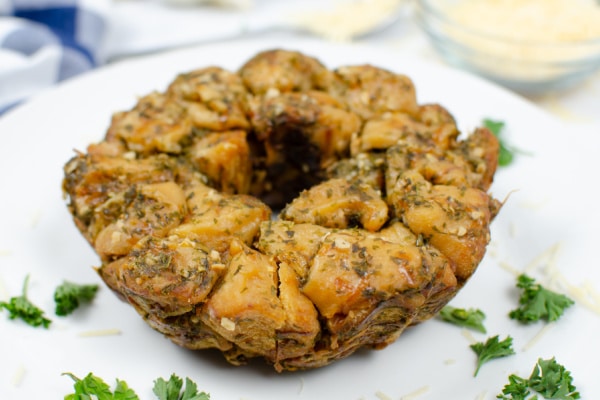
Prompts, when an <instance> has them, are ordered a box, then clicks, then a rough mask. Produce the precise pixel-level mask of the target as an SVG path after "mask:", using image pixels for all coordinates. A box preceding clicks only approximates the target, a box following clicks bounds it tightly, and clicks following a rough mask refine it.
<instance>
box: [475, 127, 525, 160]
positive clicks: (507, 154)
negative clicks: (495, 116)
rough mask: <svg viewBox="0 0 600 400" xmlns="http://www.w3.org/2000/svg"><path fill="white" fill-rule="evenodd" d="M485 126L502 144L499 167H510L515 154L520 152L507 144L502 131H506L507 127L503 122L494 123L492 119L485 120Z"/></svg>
mask: <svg viewBox="0 0 600 400" xmlns="http://www.w3.org/2000/svg"><path fill="white" fill-rule="evenodd" d="M483 125H484V126H485V127H486V128H488V129H489V130H490V131H491V132H492V133H493V134H494V136H496V138H497V139H498V142H499V143H500V154H499V155H498V165H500V166H501V167H505V166H507V165H510V164H511V163H512V162H513V159H514V158H515V153H516V152H517V151H518V150H517V149H515V148H514V147H511V146H509V145H508V144H506V140H505V138H504V137H503V135H502V131H503V130H504V126H505V125H506V124H505V123H504V122H502V121H494V120H492V119H488V118H486V119H484V120H483Z"/></svg>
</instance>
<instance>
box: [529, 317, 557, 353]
mask: <svg viewBox="0 0 600 400" xmlns="http://www.w3.org/2000/svg"><path fill="white" fill-rule="evenodd" d="M553 327H554V322H549V323H547V324H545V325H544V326H543V327H542V329H540V330H539V331H538V333H536V334H535V336H533V338H531V340H530V341H529V342H527V343H525V346H523V349H522V350H523V351H527V350H529V349H531V348H532V347H533V346H535V345H536V344H537V342H539V341H540V340H541V339H542V337H543V336H544V335H545V334H546V333H548V331H549V330H550V329H552V328H553Z"/></svg>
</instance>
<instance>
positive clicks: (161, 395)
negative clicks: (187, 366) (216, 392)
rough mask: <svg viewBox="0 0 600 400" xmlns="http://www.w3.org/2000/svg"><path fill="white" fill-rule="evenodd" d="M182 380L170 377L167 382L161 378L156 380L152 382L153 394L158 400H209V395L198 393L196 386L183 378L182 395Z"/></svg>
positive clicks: (174, 376) (173, 376) (188, 379)
mask: <svg viewBox="0 0 600 400" xmlns="http://www.w3.org/2000/svg"><path fill="white" fill-rule="evenodd" d="M182 387H183V380H182V379H181V378H179V377H178V376H176V375H175V374H173V375H171V377H170V378H169V380H168V381H165V380H164V379H163V378H158V379H157V380H156V381H154V389H153V392H154V394H155V395H156V396H157V397H158V399H159V400H209V399H210V395H209V394H207V393H205V392H200V393H198V388H197V386H196V384H195V383H194V382H193V381H192V380H191V379H190V378H185V390H184V391H183V393H182V392H181V389H182Z"/></svg>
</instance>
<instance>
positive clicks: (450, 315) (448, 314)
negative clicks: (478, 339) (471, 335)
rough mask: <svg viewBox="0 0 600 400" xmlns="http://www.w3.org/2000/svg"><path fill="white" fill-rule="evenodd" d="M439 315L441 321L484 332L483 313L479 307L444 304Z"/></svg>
mask: <svg viewBox="0 0 600 400" xmlns="http://www.w3.org/2000/svg"><path fill="white" fill-rule="evenodd" d="M439 315H440V318H441V319H442V320H443V321H446V322H449V323H451V324H454V325H458V326H463V327H466V328H470V329H473V330H476V331H478V332H481V333H486V329H485V326H484V325H483V320H484V319H485V314H484V313H483V311H481V310H479V309H475V308H469V309H464V308H457V307H452V306H445V307H444V308H442V310H441V311H440V314H439Z"/></svg>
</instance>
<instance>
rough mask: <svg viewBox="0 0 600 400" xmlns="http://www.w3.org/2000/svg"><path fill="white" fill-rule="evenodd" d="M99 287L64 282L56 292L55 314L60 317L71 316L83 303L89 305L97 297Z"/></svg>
mask: <svg viewBox="0 0 600 400" xmlns="http://www.w3.org/2000/svg"><path fill="white" fill-rule="evenodd" d="M97 291H98V285H80V284H77V283H73V282H68V281H64V282H63V283H62V284H61V285H60V286H58V287H57V288H56V290H55V291H54V302H55V304H56V308H55V313H56V315H59V316H65V315H69V314H71V313H72V312H73V311H74V310H75V309H76V308H77V307H79V305H80V304H81V303H89V302H90V301H92V300H93V299H94V297H95V296H96V292H97Z"/></svg>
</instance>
